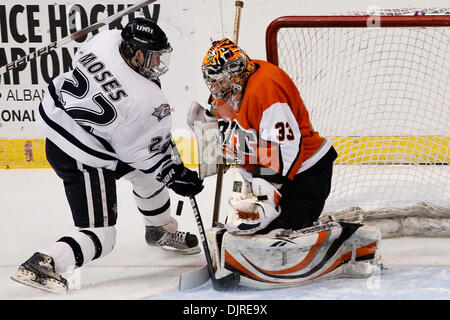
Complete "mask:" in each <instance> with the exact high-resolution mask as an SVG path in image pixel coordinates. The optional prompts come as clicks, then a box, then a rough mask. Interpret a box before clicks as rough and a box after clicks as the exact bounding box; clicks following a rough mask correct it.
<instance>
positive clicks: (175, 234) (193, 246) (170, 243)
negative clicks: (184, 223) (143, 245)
mask: <svg viewBox="0 0 450 320" xmlns="http://www.w3.org/2000/svg"><path fill="white" fill-rule="evenodd" d="M177 227H178V226H177V222H176V220H175V219H171V220H170V222H169V223H168V224H166V225H164V226H146V227H145V240H146V241H147V243H148V244H149V245H151V246H158V247H162V248H163V249H166V250H176V251H178V252H180V253H182V254H196V253H199V252H200V248H199V246H198V239H197V236H196V235H195V234H191V233H189V232H182V231H177Z"/></svg>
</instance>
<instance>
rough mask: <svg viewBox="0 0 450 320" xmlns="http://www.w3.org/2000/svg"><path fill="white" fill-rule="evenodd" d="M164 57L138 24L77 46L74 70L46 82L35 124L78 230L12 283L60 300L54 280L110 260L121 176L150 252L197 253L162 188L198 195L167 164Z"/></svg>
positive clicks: (62, 287) (195, 185)
mask: <svg viewBox="0 0 450 320" xmlns="http://www.w3.org/2000/svg"><path fill="white" fill-rule="evenodd" d="M171 51H172V47H171V46H170V44H169V42H168V39H167V37H166V35H165V33H164V31H163V30H161V28H160V27H159V26H158V25H156V24H155V23H154V22H152V21H150V20H148V19H144V18H136V19H133V20H132V21H131V22H130V23H129V24H127V25H126V26H125V28H124V29H123V30H122V31H120V30H109V31H103V32H101V33H99V34H98V35H96V36H95V37H94V38H93V39H91V40H90V41H88V42H87V43H85V44H84V45H83V46H81V47H80V49H79V50H78V51H77V53H76V55H75V56H74V59H73V71H70V72H67V73H64V74H62V75H60V76H58V77H56V78H55V79H53V81H52V82H51V83H50V84H49V86H48V89H47V91H46V93H45V95H44V98H43V100H42V102H41V104H40V106H39V112H38V114H39V117H38V123H39V124H40V126H41V128H42V130H43V133H44V134H45V136H46V137H47V140H46V156H47V159H48V161H49V163H50V164H51V166H52V167H53V169H54V170H55V172H56V173H57V175H58V176H59V177H60V178H61V179H62V180H63V182H64V188H65V192H66V196H67V200H68V202H69V205H70V208H71V211H72V217H73V221H74V224H75V226H76V227H77V228H78V229H77V231H75V232H74V233H72V234H70V235H68V236H64V237H62V238H61V239H59V240H58V241H57V242H56V243H53V244H52V245H50V246H47V247H44V248H40V249H38V250H37V251H36V253H35V254H34V255H33V256H32V257H31V258H30V259H28V260H27V261H26V262H24V263H23V264H22V265H21V266H20V267H19V270H18V273H17V274H16V275H15V276H13V277H12V279H13V280H16V281H19V282H21V283H24V284H27V285H31V286H34V287H38V288H41V289H44V290H48V291H52V292H66V291H67V289H68V288H67V281H66V280H65V279H64V278H63V277H62V276H61V274H62V273H64V272H66V271H67V270H70V269H71V268H73V267H81V266H83V265H86V264H87V263H88V262H89V261H92V260H95V259H97V258H101V257H104V256H106V255H107V254H109V253H110V252H111V250H112V249H113V247H114V245H115V242H116V230H115V227H114V226H115V224H116V219H117V214H118V213H117V196H116V180H117V179H119V178H124V179H126V180H128V181H129V182H131V184H132V187H133V196H134V199H135V201H136V204H137V208H138V210H139V211H140V213H141V214H142V218H143V222H144V225H145V231H146V232H145V240H146V241H147V243H148V244H149V245H152V246H162V247H169V248H172V249H176V250H178V251H180V252H182V253H184V254H192V253H198V252H200V249H199V247H198V239H197V237H196V236H195V235H194V234H190V233H188V232H181V231H178V229H177V222H176V220H175V219H174V218H172V217H171V214H170V199H169V190H168V189H171V190H172V191H174V192H175V193H177V194H179V195H182V196H189V195H195V194H197V193H198V192H200V191H201V190H202V188H203V185H202V180H201V179H199V177H198V175H197V173H196V172H194V171H191V170H189V169H187V168H186V167H185V166H184V165H183V163H178V162H179V161H178V162H177V161H175V160H172V157H171V154H172V152H173V149H174V143H173V141H172V139H171V133H170V130H171V125H172V124H171V113H170V106H169V102H168V100H167V99H166V97H165V96H164V94H163V92H162V91H161V88H160V86H161V85H160V82H159V77H160V76H161V75H163V74H164V73H166V72H167V71H168V65H169V58H170V53H171Z"/></svg>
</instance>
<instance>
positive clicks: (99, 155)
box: [39, 103, 117, 161]
mask: <svg viewBox="0 0 450 320" xmlns="http://www.w3.org/2000/svg"><path fill="white" fill-rule="evenodd" d="M39 114H40V116H41V118H42V120H43V121H44V122H45V123H46V124H47V125H48V126H49V127H50V128H52V129H53V130H55V131H56V132H57V133H58V134H59V135H60V136H62V137H63V138H64V139H66V140H67V141H69V142H70V143H71V144H73V145H74V146H76V147H77V148H78V149H80V150H82V151H84V152H86V153H88V154H90V155H91V156H93V157H97V158H99V159H102V160H107V161H115V160H117V158H116V157H113V156H111V155H109V154H106V153H103V152H100V151H97V150H94V149H92V148H90V147H88V146H86V145H85V144H84V143H83V142H81V141H80V140H78V139H77V138H76V137H75V136H74V135H72V134H71V133H70V132H69V131H67V130H66V129H65V128H63V127H61V126H60V125H59V124H57V123H56V122H54V121H53V120H51V119H50V118H49V117H48V116H47V114H46V113H45V110H44V107H43V105H42V103H41V104H40V105H39Z"/></svg>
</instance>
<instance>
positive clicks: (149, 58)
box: [120, 18, 172, 79]
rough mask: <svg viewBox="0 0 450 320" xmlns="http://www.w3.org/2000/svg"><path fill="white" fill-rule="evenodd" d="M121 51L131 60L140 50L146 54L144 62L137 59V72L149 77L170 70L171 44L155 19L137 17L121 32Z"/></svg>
mask: <svg viewBox="0 0 450 320" xmlns="http://www.w3.org/2000/svg"><path fill="white" fill-rule="evenodd" d="M121 36H122V42H121V44H120V51H121V52H122V54H123V55H124V56H125V57H126V58H127V59H129V60H131V59H132V58H133V57H134V56H135V55H136V52H137V51H138V50H141V51H142V53H143V54H144V63H139V61H138V60H137V59H136V60H135V61H136V62H137V64H138V65H137V67H136V69H135V71H136V72H138V73H140V74H141V75H142V76H144V77H146V78H148V79H156V78H158V77H160V76H161V75H163V74H164V73H166V72H167V71H169V62H170V53H171V52H172V47H171V46H170V44H169V42H168V40H167V37H166V34H165V33H164V31H162V29H161V28H160V27H159V26H158V25H157V24H156V23H154V22H153V21H151V20H148V19H145V18H135V19H133V20H132V21H130V22H129V23H128V24H127V25H126V26H125V28H124V29H123V30H122V33H121Z"/></svg>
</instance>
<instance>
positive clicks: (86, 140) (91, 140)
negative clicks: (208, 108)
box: [37, 30, 172, 175]
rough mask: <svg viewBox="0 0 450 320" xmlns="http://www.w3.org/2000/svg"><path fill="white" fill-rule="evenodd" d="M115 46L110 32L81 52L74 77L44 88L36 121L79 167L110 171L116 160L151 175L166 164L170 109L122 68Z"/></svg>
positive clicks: (116, 36)
mask: <svg viewBox="0 0 450 320" xmlns="http://www.w3.org/2000/svg"><path fill="white" fill-rule="evenodd" d="M120 41H121V35H120V30H109V31H103V32H101V33H99V34H97V35H96V36H95V37H94V38H92V39H91V40H90V41H88V42H87V43H85V44H84V45H83V46H81V47H80V49H79V50H78V51H77V53H76V54H75V56H74V59H73V71H70V72H67V73H64V74H61V75H59V76H58V77H56V78H55V79H54V80H53V81H52V82H51V83H50V84H49V86H48V88H47V90H46V92H45V95H44V98H43V99H42V102H41V105H40V106H39V112H38V114H39V116H38V120H37V121H38V123H39V124H40V125H41V127H42V130H43V133H44V134H45V136H46V137H48V138H49V139H50V140H51V141H52V142H54V143H55V144H56V145H58V147H59V148H61V149H62V150H63V151H64V152H66V153H67V154H68V155H70V156H71V157H73V158H74V159H76V160H78V161H80V162H81V163H84V164H86V165H89V166H92V167H102V168H107V169H110V170H114V169H115V168H116V165H117V162H118V160H121V161H123V162H125V163H127V164H129V165H130V166H132V167H134V168H136V169H141V170H142V171H144V172H145V173H148V174H153V175H156V174H157V173H158V172H159V170H158V168H160V167H161V166H162V165H164V164H165V163H166V162H168V161H171V151H172V140H171V136H170V130H171V126H172V118H171V113H170V106H169V103H168V101H167V99H166V98H165V96H164V94H163V93H162V91H161V89H160V88H159V86H158V85H157V84H156V83H155V82H153V81H150V80H148V79H146V78H145V77H143V76H141V75H140V74H138V73H137V72H135V71H134V70H132V69H131V68H130V67H129V66H128V65H127V64H126V62H125V61H124V60H123V58H122V57H121V55H120V52H119V45H120Z"/></svg>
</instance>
